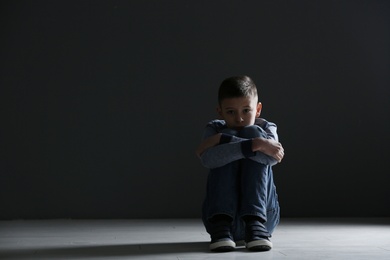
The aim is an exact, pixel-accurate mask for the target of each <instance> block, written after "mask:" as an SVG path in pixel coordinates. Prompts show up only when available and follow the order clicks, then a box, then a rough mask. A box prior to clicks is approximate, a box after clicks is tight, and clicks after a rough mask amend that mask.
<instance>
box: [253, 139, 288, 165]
mask: <svg viewBox="0 0 390 260" xmlns="http://www.w3.org/2000/svg"><path fill="white" fill-rule="evenodd" d="M252 151H254V152H256V151H259V152H262V153H265V154H266V155H269V156H271V157H273V158H275V159H276V160H277V161H278V162H281V161H282V159H283V157H284V149H283V146H282V144H281V143H279V142H277V141H275V140H273V139H266V138H261V137H256V138H254V139H252Z"/></svg>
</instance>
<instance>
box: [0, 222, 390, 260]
mask: <svg viewBox="0 0 390 260" xmlns="http://www.w3.org/2000/svg"><path fill="white" fill-rule="evenodd" d="M272 242H273V244H274V248H273V250H272V251H269V252H259V253H253V252H248V251H247V250H246V249H245V248H244V247H238V248H237V250H236V251H234V252H228V253H211V252H209V251H208V244H209V236H208V234H207V233H206V232H205V230H204V228H203V225H202V223H201V222H200V220H193V219H189V220H188V219H187V220H186V219H171V220H40V221H21V220H19V221H0V259H2V260H3V259H160V260H162V259H300V260H306V259H307V260H309V259H310V260H313V259H343V260H349V259H351V260H352V259H353V260H357V259H364V260H370V259H376V260H377V259H390V219H282V221H281V223H280V225H279V226H278V228H277V229H276V230H275V232H274V234H273V238H272Z"/></svg>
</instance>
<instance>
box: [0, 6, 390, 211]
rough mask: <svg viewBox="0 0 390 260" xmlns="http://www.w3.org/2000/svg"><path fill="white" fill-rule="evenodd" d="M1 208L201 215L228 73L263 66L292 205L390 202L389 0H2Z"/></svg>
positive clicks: (374, 206)
mask: <svg viewBox="0 0 390 260" xmlns="http://www.w3.org/2000/svg"><path fill="white" fill-rule="evenodd" d="M0 8H1V11H0V33H1V41H0V42H1V43H0V44H1V45H0V47H1V52H0V66H1V71H0V85H1V93H0V94H1V104H0V107H1V111H0V112H1V114H0V116H1V129H0V131H1V132H0V133H1V143H0V145H1V146H0V149H1V154H0V155H1V158H0V160H1V161H0V207H1V208H0V218H1V219H17V218H25V219H29V218H175V217H199V216H200V207H201V203H202V199H203V196H204V191H205V181H206V175H207V171H206V169H204V168H203V167H202V166H201V165H200V163H199V161H198V159H197V158H196V156H195V154H194V150H195V148H196V146H197V145H198V143H199V142H200V138H201V135H202V131H203V128H204V126H205V124H206V123H207V122H208V121H209V120H211V119H214V118H215V117H216V112H215V107H216V95H217V89H218V86H219V84H220V82H221V81H222V80H223V79H224V78H226V77H229V76H232V75H242V74H246V75H249V76H251V77H252V78H253V79H254V81H255V82H256V84H257V85H258V88H259V94H260V100H261V101H262V103H263V112H262V117H264V118H266V119H267V120H269V121H272V122H275V123H276V124H277V125H278V127H279V128H278V132H279V135H280V139H281V142H282V144H283V146H284V147H285V151H286V155H285V159H284V160H283V162H282V164H280V165H277V166H275V167H274V174H275V179H276V185H277V188H278V193H279V198H280V204H281V208H282V216H285V217H385V216H386V217H389V216H390V206H389V205H390V203H389V202H390V201H389V198H390V189H389V183H390V177H389V172H390V171H389V168H388V165H389V159H388V158H389V154H390V153H389V152H390V149H389V145H390V138H389V135H390V123H389V119H390V118H389V115H390V102H389V101H390V88H389V86H390V77H389V72H390V64H389V61H390V53H389V50H390V16H389V14H390V2H389V1H385V0H383V1H378V0H375V1H373V0H366V1H346V0H342V1H313V0H310V1H309V0H307V1H181V0H174V1H141V0H139V1H2V3H1V5H0Z"/></svg>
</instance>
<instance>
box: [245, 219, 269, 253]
mask: <svg viewBox="0 0 390 260" xmlns="http://www.w3.org/2000/svg"><path fill="white" fill-rule="evenodd" d="M269 237H270V235H269V233H268V231H267V229H266V228H265V227H264V225H263V224H262V223H261V222H260V221H258V220H252V221H248V222H246V226H245V242H246V248H247V249H248V250H251V251H269V250H271V249H272V243H271V241H270V240H269Z"/></svg>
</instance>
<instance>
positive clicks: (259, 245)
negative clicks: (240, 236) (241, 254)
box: [246, 239, 272, 251]
mask: <svg viewBox="0 0 390 260" xmlns="http://www.w3.org/2000/svg"><path fill="white" fill-rule="evenodd" d="M246 248H247V249H249V250H252V251H268V250H271V249H272V242H271V241H269V240H267V239H261V240H254V241H251V242H249V243H247V244H246Z"/></svg>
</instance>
